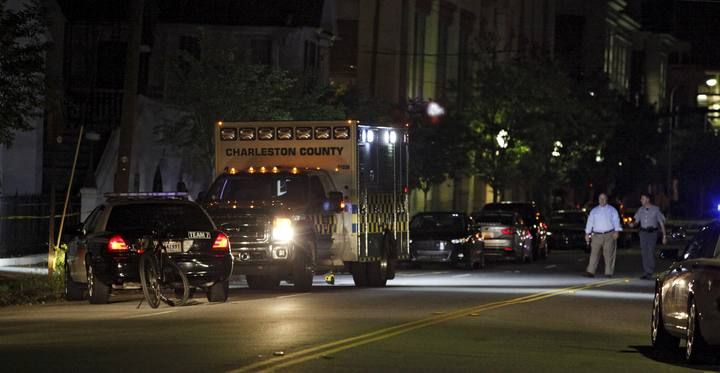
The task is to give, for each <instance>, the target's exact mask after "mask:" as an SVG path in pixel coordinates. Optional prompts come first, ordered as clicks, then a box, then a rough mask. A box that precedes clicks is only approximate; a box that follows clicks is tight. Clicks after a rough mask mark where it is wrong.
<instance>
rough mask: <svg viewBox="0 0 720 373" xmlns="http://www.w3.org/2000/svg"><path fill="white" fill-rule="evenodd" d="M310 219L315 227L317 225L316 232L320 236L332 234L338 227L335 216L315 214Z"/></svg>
mask: <svg viewBox="0 0 720 373" xmlns="http://www.w3.org/2000/svg"><path fill="white" fill-rule="evenodd" d="M310 219H311V220H312V221H313V225H315V232H317V233H319V234H332V233H333V232H335V228H336V227H337V226H336V225H337V218H336V216H335V215H322V214H313V215H310Z"/></svg>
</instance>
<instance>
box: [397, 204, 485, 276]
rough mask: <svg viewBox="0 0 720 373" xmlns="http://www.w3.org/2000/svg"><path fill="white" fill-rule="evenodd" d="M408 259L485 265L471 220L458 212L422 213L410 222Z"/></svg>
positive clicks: (481, 247)
mask: <svg viewBox="0 0 720 373" xmlns="http://www.w3.org/2000/svg"><path fill="white" fill-rule="evenodd" d="M410 260H411V261H412V262H413V263H416V264H419V263H432V262H434V263H450V264H453V265H455V264H464V265H465V267H466V268H481V267H483V266H485V253H484V248H483V241H482V238H481V237H480V235H479V234H477V232H476V231H474V230H473V223H472V219H471V218H470V216H468V214H465V213H461V212H424V213H420V214H417V215H415V216H414V217H413V218H412V220H411V221H410Z"/></svg>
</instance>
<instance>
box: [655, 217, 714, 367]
mask: <svg viewBox="0 0 720 373" xmlns="http://www.w3.org/2000/svg"><path fill="white" fill-rule="evenodd" d="M718 237H720V221H714V222H711V223H710V224H708V225H706V226H704V227H703V228H702V229H701V230H700V231H699V232H698V233H697V235H696V236H695V238H694V239H693V240H691V241H690V243H689V244H688V246H687V247H686V248H685V250H684V253H683V254H682V255H681V256H679V257H678V258H677V260H676V261H675V262H674V263H673V264H672V265H671V266H670V268H669V269H668V270H667V271H665V272H664V273H662V275H661V276H660V277H659V278H658V279H657V280H656V283H655V301H654V302H653V312H652V323H651V341H652V344H653V347H655V348H657V349H665V350H674V349H676V348H677V347H678V345H679V342H680V340H681V339H684V340H685V341H686V344H685V348H684V350H685V359H686V360H688V361H690V362H699V361H701V360H703V358H704V357H705V356H706V353H708V352H710V351H711V349H713V348H715V349H717V348H718V347H720V286H718V285H720V240H718ZM675 252H677V251H675ZM667 255H668V250H664V251H663V253H662V255H661V256H663V257H667ZM673 256H676V255H673Z"/></svg>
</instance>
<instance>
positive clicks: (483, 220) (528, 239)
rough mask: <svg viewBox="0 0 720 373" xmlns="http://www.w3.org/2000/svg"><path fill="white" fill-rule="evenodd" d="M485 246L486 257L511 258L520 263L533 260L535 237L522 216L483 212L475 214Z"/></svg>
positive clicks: (510, 213) (508, 213) (495, 211)
mask: <svg viewBox="0 0 720 373" xmlns="http://www.w3.org/2000/svg"><path fill="white" fill-rule="evenodd" d="M473 219H474V220H475V224H476V226H477V227H478V229H479V230H480V232H481V235H482V239H483V242H484V244H485V255H486V256H488V257H496V258H510V259H513V260H515V261H516V262H518V263H523V262H531V261H532V260H533V253H532V240H533V236H532V234H531V233H530V230H529V229H528V227H527V226H526V225H525V224H524V222H523V219H522V217H521V216H520V214H518V213H516V212H514V211H500V210H493V211H482V212H479V213H476V214H473Z"/></svg>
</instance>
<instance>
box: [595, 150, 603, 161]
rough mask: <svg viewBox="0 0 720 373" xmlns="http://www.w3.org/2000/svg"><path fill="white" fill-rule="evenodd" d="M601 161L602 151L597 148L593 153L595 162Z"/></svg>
mask: <svg viewBox="0 0 720 373" xmlns="http://www.w3.org/2000/svg"><path fill="white" fill-rule="evenodd" d="M602 161H603V156H602V153H601V152H600V149H598V151H597V153H595V162H597V163H600V162H602Z"/></svg>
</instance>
